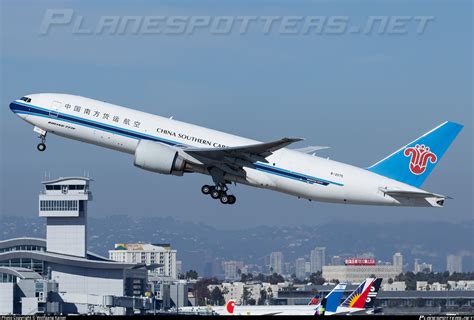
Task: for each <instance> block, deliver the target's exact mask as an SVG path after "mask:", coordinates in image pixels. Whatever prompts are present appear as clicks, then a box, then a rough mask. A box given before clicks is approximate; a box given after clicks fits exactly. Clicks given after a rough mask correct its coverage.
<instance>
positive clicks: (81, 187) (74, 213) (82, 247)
mask: <svg viewBox="0 0 474 320" xmlns="http://www.w3.org/2000/svg"><path fill="white" fill-rule="evenodd" d="M89 182H90V179H88V178H82V177H81V178H75V177H73V178H61V179H56V180H52V181H45V182H43V185H44V189H43V190H42V191H41V193H40V195H39V216H40V217H45V218H46V219H47V222H46V225H47V227H46V228H47V230H46V233H47V236H46V240H45V239H37V238H16V239H9V240H4V241H0V296H2V299H0V300H1V301H0V314H23V315H28V314H41V313H44V314H74V313H76V314H87V313H103V314H130V313H133V312H137V310H138V312H140V310H144V309H146V308H148V307H149V306H147V305H146V299H137V298H136V297H143V296H144V293H145V291H146V289H147V270H146V266H145V264H141V263H121V262H116V261H112V260H109V259H107V258H104V257H101V256H99V255H96V254H93V253H91V252H89V251H87V214H88V212H87V202H88V201H90V200H91V199H92V195H91V193H90V190H89ZM5 297H8V298H7V299H5Z"/></svg>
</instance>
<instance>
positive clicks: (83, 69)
mask: <svg viewBox="0 0 474 320" xmlns="http://www.w3.org/2000/svg"><path fill="white" fill-rule="evenodd" d="M112 3H113V5H112ZM64 8H70V9H74V13H75V15H80V16H83V17H84V24H85V25H86V26H95V25H96V24H97V20H98V18H99V17H100V16H102V15H107V16H110V15H119V16H124V15H128V16H134V15H136V16H139V15H156V16H203V15H210V16H218V15H225V16H273V15H274V16H347V17H349V18H350V21H351V22H354V23H356V24H357V23H358V24H361V22H362V21H366V20H367V19H366V17H367V16H382V15H395V16H433V17H435V21H434V22H432V23H430V24H429V25H428V27H427V28H426V31H425V32H424V33H423V34H417V33H416V32H415V30H414V29H415V28H414V27H413V24H411V25H410V27H409V28H408V30H409V31H408V32H407V34H404V35H390V34H382V35H377V34H371V35H363V34H347V33H346V34H343V35H314V34H313V35H282V34H278V33H270V34H268V35H266V34H264V33H263V32H262V31H261V30H260V29H261V28H260V29H259V28H253V29H252V28H250V30H249V33H247V34H243V35H240V34H238V33H237V32H234V33H231V34H230V35H213V34H210V33H209V32H206V31H205V30H204V31H203V30H201V31H199V32H195V33H194V34H192V35H157V34H154V35H143V34H141V35H133V34H126V35H107V34H106V35H77V34H73V33H72V30H71V29H72V26H65V27H58V28H53V29H52V30H51V32H50V33H49V34H47V35H41V34H39V31H40V25H41V21H42V19H43V16H44V14H45V11H46V9H64ZM1 14H2V16H1V23H2V30H1V40H2V42H1V44H2V46H1V77H2V79H1V80H2V81H1V103H2V108H1V111H0V118H1V124H0V125H1V127H0V130H1V144H0V153H1V166H0V169H1V182H0V183H1V185H0V187H1V193H0V196H1V198H0V199H1V206H0V210H1V214H2V215H3V214H15V215H32V216H33V215H36V212H37V211H36V210H37V193H38V191H39V190H40V187H41V185H40V181H41V180H42V178H43V177H44V172H45V171H48V172H50V173H51V176H52V177H57V176H67V175H81V174H83V172H84V170H86V171H88V172H90V175H91V176H92V178H94V179H95V182H94V184H93V191H94V193H95V199H94V204H93V206H92V208H91V209H92V210H93V211H92V213H91V214H93V215H95V216H99V215H108V214H112V213H122V214H129V215H148V216H150V217H151V216H153V217H159V216H174V217H177V218H180V219H184V220H191V221H198V222H203V223H207V224H212V225H215V226H219V227H227V228H234V227H245V226H248V225H253V224H274V225H285V224H317V223H320V222H326V221H334V219H338V220H341V219H347V220H358V221H363V220H364V219H369V220H371V221H380V222H385V221H387V222H388V221H407V222H408V221H413V220H424V219H432V220H445V221H462V220H466V219H469V220H470V221H472V218H473V200H472V194H473V158H472V146H473V139H472V138H473V132H472V124H473V121H472V119H473V117H472V88H473V83H472V70H473V68H472V67H473V66H472V39H473V34H472V30H473V29H472V3H471V2H470V1H455V2H452V1H435V2H427V1H399V2H397V1H386V2H384V3H383V4H382V3H381V2H380V1H363V2H359V3H357V4H355V3H352V1H291V5H290V2H285V1H262V2H259V5H257V4H255V2H254V1H217V0H215V1H205V2H201V4H200V5H199V6H198V5H196V3H195V2H194V1H161V2H159V1H140V2H137V1H133V2H132V1H130V2H126V1H114V2H109V1H102V2H98V1H81V2H79V1H2V2H1ZM36 92H62V93H71V94H77V95H83V96H87V97H91V98H95V99H100V100H106V101H109V102H112V103H116V104H119V105H123V106H127V107H132V108H136V109H139V110H143V111H146V112H150V113H155V114H159V115H164V116H171V115H173V116H174V117H175V119H179V120H182V121H187V122H191V123H194V124H198V125H202V126H206V127H210V128H214V129H218V130H222V131H227V132H230V133H234V134H238V135H242V136H245V137H249V138H254V139H257V140H261V141H265V140H271V139H278V138H281V137H284V136H297V137H304V138H306V141H305V142H304V143H300V145H299V146H300V147H304V146H306V145H328V146H331V149H328V150H324V151H322V152H320V154H321V155H322V156H327V157H330V158H332V159H335V160H340V161H343V162H348V163H351V164H354V165H358V166H368V165H370V164H372V163H374V162H376V161H378V160H379V159H381V158H383V157H384V156H386V155H387V154H389V153H391V152H392V151H394V150H395V149H396V148H398V147H400V146H402V145H404V144H405V143H407V142H409V141H411V140H412V139H413V138H416V137H418V136H419V135H421V134H422V133H424V132H426V131H428V130H429V129H431V128H433V127H434V126H436V125H438V124H439V123H441V122H443V121H445V120H452V121H457V122H460V123H462V124H464V125H465V128H464V130H463V131H462V132H461V135H460V136H459V137H458V139H457V140H456V141H455V143H454V144H453V146H452V148H451V149H450V150H449V151H448V152H447V154H446V155H445V157H444V158H443V160H442V161H441V162H440V164H439V165H438V166H437V168H436V170H434V171H433V173H432V175H431V176H430V177H429V178H428V180H427V182H426V183H425V185H424V188H426V189H427V190H429V191H432V192H436V193H441V194H447V195H450V196H452V197H454V200H450V201H449V202H447V204H446V208H444V209H442V210H436V209H413V208H383V207H366V206H340V205H331V204H321V203H316V202H312V203H309V202H307V201H303V200H297V199H296V198H293V197H290V196H286V195H283V194H278V193H273V192H270V191H264V190H259V189H252V188H249V187H246V186H237V187H234V188H233V191H234V193H235V194H236V195H237V197H238V203H237V205H235V206H222V205H220V203H218V202H217V201H211V199H209V198H206V197H203V196H202V195H201V194H200V190H199V189H200V186H201V185H202V184H205V183H209V182H210V178H208V177H206V176H201V175H197V174H196V175H187V176H184V177H181V178H177V177H167V176H161V175H158V174H153V173H149V172H145V171H141V170H139V169H137V168H135V167H133V165H132V163H133V159H132V157H131V156H129V155H125V154H120V153H117V152H114V151H111V150H106V149H101V148H98V147H95V146H92V145H86V144H82V143H79V142H75V141H70V140H65V139H63V138H60V137H56V136H49V137H48V150H47V151H46V152H44V153H39V152H37V151H36V144H37V142H38V141H37V139H36V136H35V134H33V131H32V128H31V126H29V125H27V124H26V123H25V122H23V121H21V120H20V119H19V118H17V117H16V116H14V115H13V114H12V113H11V112H10V110H9V108H8V104H9V102H10V101H12V100H14V99H16V98H18V97H21V96H22V95H24V94H28V93H36Z"/></svg>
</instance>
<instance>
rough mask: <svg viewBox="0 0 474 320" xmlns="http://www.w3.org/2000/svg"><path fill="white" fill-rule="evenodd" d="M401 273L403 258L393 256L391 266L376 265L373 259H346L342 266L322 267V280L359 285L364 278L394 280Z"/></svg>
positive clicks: (398, 255) (399, 255) (396, 255)
mask: <svg viewBox="0 0 474 320" xmlns="http://www.w3.org/2000/svg"><path fill="white" fill-rule="evenodd" d="M402 272H403V256H402V255H401V254H400V253H396V254H395V255H394V263H393V264H382V265H377V264H376V262H375V260H374V259H364V258H362V259H360V258H352V259H346V260H345V264H344V265H342V266H323V278H324V279H326V280H327V281H332V280H339V281H340V282H349V283H360V282H362V281H363V280H365V279H366V278H369V277H373V276H376V277H378V278H383V279H387V280H388V279H390V278H392V279H395V277H396V276H398V275H399V274H400V273H402Z"/></svg>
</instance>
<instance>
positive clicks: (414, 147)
mask: <svg viewBox="0 0 474 320" xmlns="http://www.w3.org/2000/svg"><path fill="white" fill-rule="evenodd" d="M462 128H463V126H462V125H460V124H458V123H455V122H450V121H446V122H444V123H442V124H441V125H439V126H437V127H436V128H434V129H432V130H431V131H429V132H427V133H425V134H424V135H422V136H421V137H419V138H418V139H416V140H414V141H412V142H410V143H409V144H407V145H406V146H404V147H402V148H400V149H398V150H397V151H395V152H394V153H392V154H391V155H389V156H388V157H386V158H385V159H383V160H380V161H379V162H377V163H376V164H374V165H372V166H371V167H369V168H368V170H369V171H372V172H374V173H377V174H380V175H382V176H385V177H388V178H391V179H394V180H397V181H400V182H403V183H406V184H409V185H412V186H414V187H417V188H419V187H421V185H422V184H423V182H424V181H425V179H426V178H427V177H428V176H429V174H430V173H431V171H432V170H433V168H434V167H435V166H436V164H437V163H438V162H439V161H440V160H441V157H442V156H443V155H444V153H445V152H446V150H447V149H448V148H449V146H450V145H451V143H452V142H453V141H454V139H455V138H456V136H457V135H458V133H459V132H460V131H461V129H462Z"/></svg>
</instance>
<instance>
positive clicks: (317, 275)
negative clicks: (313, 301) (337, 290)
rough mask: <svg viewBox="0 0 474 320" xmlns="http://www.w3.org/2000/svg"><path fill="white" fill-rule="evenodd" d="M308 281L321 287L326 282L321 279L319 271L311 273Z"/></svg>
mask: <svg viewBox="0 0 474 320" xmlns="http://www.w3.org/2000/svg"><path fill="white" fill-rule="evenodd" d="M309 281H310V282H311V283H312V284H315V285H323V284H324V283H325V282H326V280H325V279H324V278H323V277H322V273H321V271H318V272H316V273H312V274H311V275H310V276H309Z"/></svg>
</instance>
